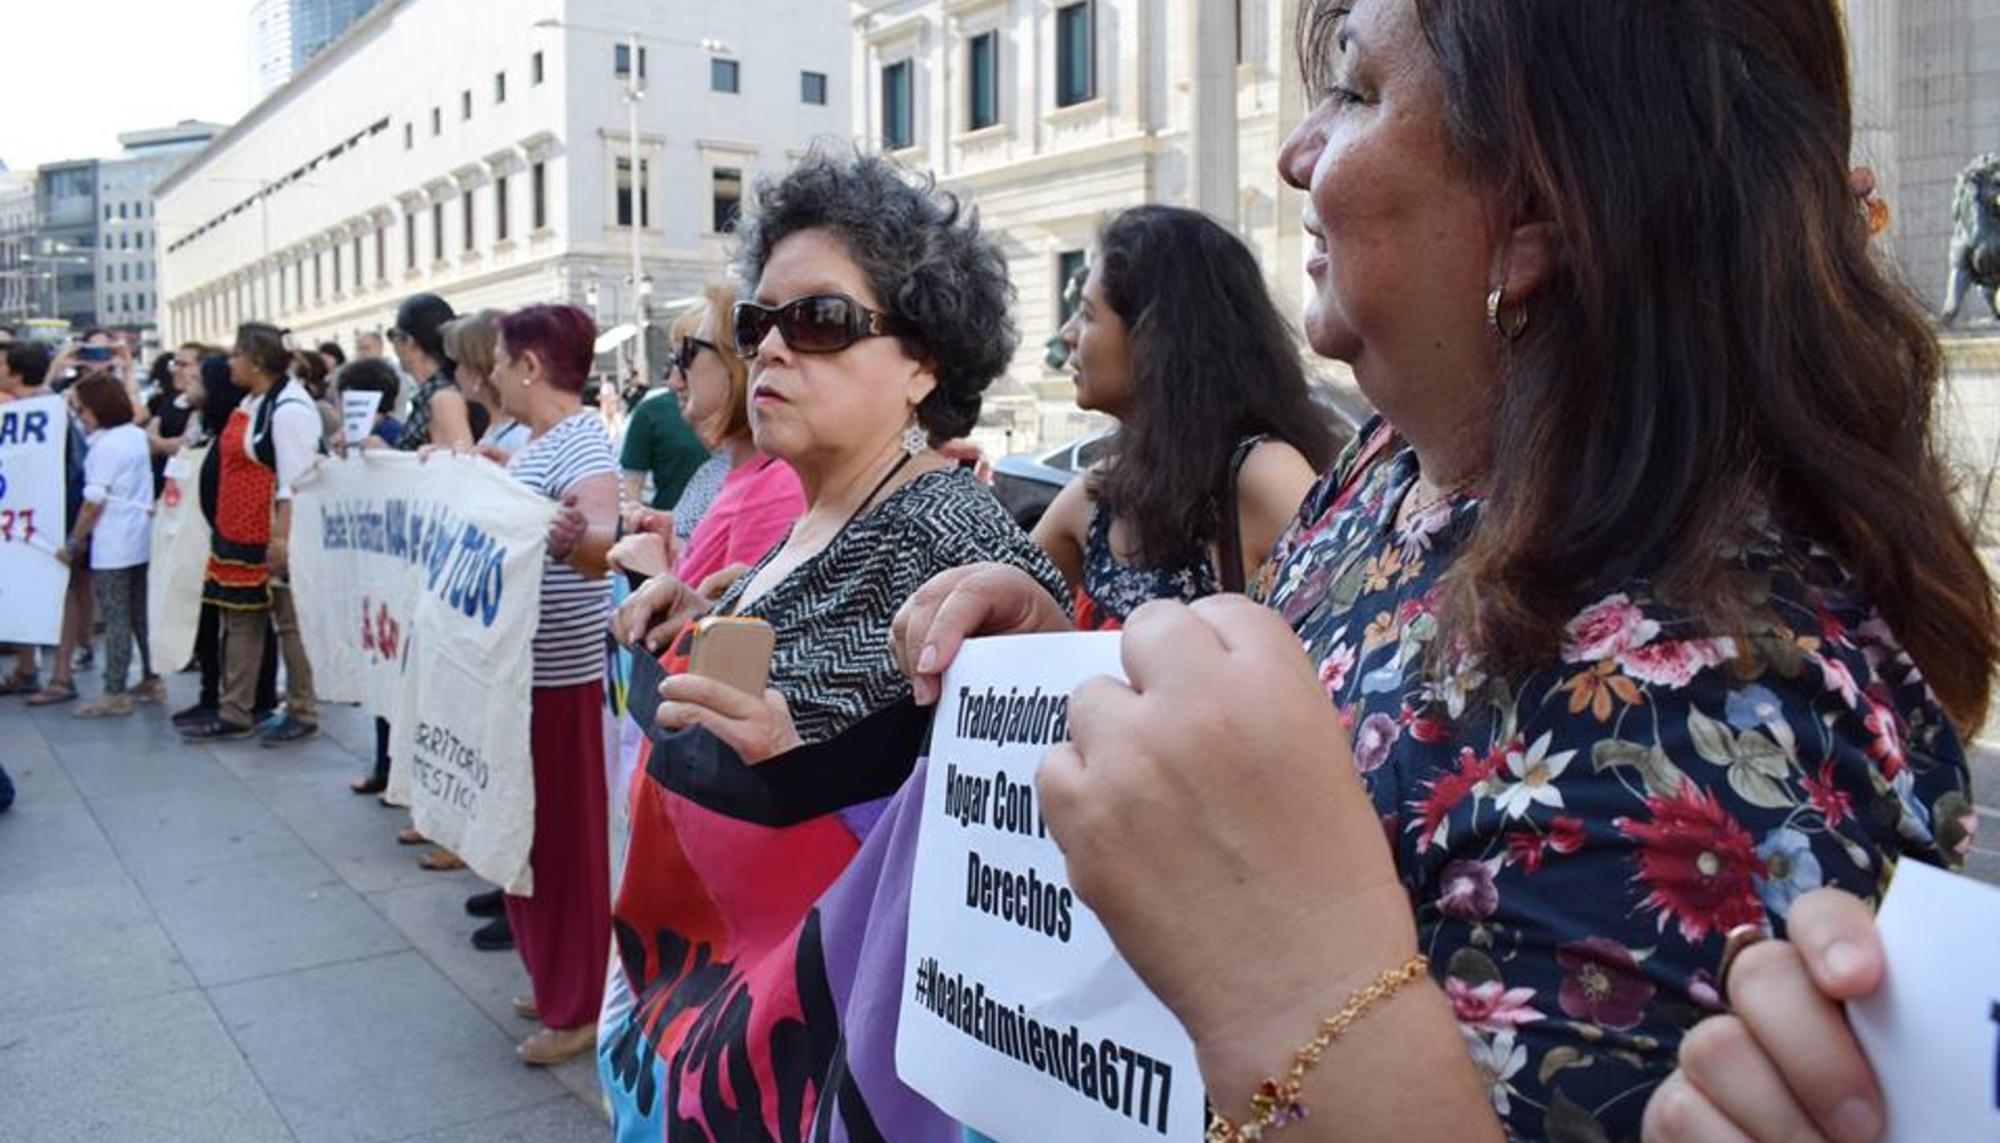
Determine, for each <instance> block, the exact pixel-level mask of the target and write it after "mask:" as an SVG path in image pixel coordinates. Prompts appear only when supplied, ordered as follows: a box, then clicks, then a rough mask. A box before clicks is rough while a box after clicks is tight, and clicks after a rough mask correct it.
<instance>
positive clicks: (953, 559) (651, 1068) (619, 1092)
mask: <svg viewBox="0 0 2000 1143" xmlns="http://www.w3.org/2000/svg"><path fill="white" fill-rule="evenodd" d="M778 550H779V549H777V548H774V549H773V554H775V553H776V551H778ZM770 558H771V557H770V556H768V555H767V556H766V557H765V561H766V562H768V560H769V559H770ZM986 561H999V562H1003V563H1008V564H1012V565H1014V566H1016V567H1020V568H1022V569H1024V570H1026V571H1028V572H1029V573H1030V574H1032V575H1034V576H1035V577H1036V579H1038V580H1039V581H1040V582H1041V583H1042V584H1043V585H1044V586H1045V587H1046V588H1047V589H1048V591H1049V593H1050V595H1052V596H1054V597H1056V598H1058V599H1060V598H1061V596H1062V576H1061V573H1059V572H1058V571H1056V569H1055V566H1054V565H1053V564H1051V563H1050V562H1049V560H1048V557H1047V556H1046V555H1045V554H1043V552H1042V551H1041V549H1040V548H1037V547H1036V546H1035V545H1034V542H1033V541H1032V540H1030V539H1028V537H1027V536H1026V535H1024V534H1022V532H1021V530H1020V529H1019V528H1018V527H1016V526H1015V524H1014V522H1013V520H1012V519H1010V518H1009V517H1008V516H1007V514H1006V510H1005V509H1003V508H1002V507H1001V506H1000V503H999V501H997V500H995V499H994V498H993V495H992V493H991V492H990V491H988V490H987V489H985V488H984V487H981V486H980V485H978V484H976V483H975V482H974V481H973V480H972V479H971V477H970V476H969V475H967V474H965V473H964V472H962V471H960V470H957V469H949V470H943V471H938V472H932V473H927V474H925V475H923V476H920V477H917V478H916V479H915V480H912V481H911V482H909V483H908V484H906V485H904V486H903V487H902V488H900V489H898V490H897V491H895V492H894V493H892V494H890V496H889V497H888V498H887V499H885V500H884V501H883V502H882V503H881V504H880V505H879V506H877V507H876V508H875V509H873V510H872V511H870V512H869V513H867V514H866V515H864V516H861V517H859V518H857V519H856V520H854V521H853V522H852V523H851V524H850V525H849V526H848V527H847V528H846V529H845V530H844V531H842V532H841V534H840V535H839V536H837V537H836V538H835V539H834V541H833V542H832V543H831V544H830V545H828V547H827V548H826V549H825V550H824V551H822V552H821V553H820V554H819V555H817V556H815V557H814V558H813V559H811V560H809V561H807V562H806V563H805V564H804V565H802V566H801V567H800V568H799V569H797V570H796V571H794V572H792V573H791V574H790V575H788V576H787V577H785V579H783V580H782V581H780V582H779V583H778V584H777V585H776V586H774V587H772V588H771V589H770V590H769V591H767V592H765V593H764V594H763V595H761V596H759V597H758V599H757V600H756V601H755V604H754V606H753V607H751V608H750V609H749V611H748V613H749V614H755V615H757V616H758V617H760V618H762V619H764V620H766V621H767V622H769V623H770V624H771V625H772V627H773V628H775V629H776V631H777V635H778V640H777V651H776V653H775V655H774V656H773V659H772V665H771V685H772V686H773V687H774V688H776V689H777V690H778V691H780V692H781V693H782V694H784V695H785V697H786V699H787V701H788V703H789V705H790V707H791V712H792V719H793V722H794V724H795V726H796V727H797V729H798V732H799V735H800V737H801V738H802V739H803V741H804V742H805V745H803V746H800V747H798V748H796V749H794V750H791V751H788V752H786V753H785V754H782V755H780V756H778V757H775V758H771V759H768V760H766V761H765V762H763V763H761V764H759V765H755V766H752V765H748V764H746V763H745V762H744V761H743V760H742V759H741V758H740V757H738V756H737V755H736V754H735V753H734V752H733V751H731V750H730V749H729V748H728V747H727V746H725V745H724V744H723V743H722V742H721V740H719V739H717V738H715V737H714V736H712V735H710V734H709V733H708V732H707V731H705V730H701V729H699V728H695V729H691V730H686V731H682V732H680V733H677V734H671V735H667V734H658V733H657V732H655V737H654V742H653V748H652V752H651V754H650V756H649V757H648V758H647V761H646V766H645V771H644V773H643V774H641V775H638V776H636V777H635V778H634V779H633V787H634V788H633V790H632V793H631V834H630V838H629V840H628V843H627V851H626V859H625V866H624V875H623V878H622V880H621V882H620V885H619V888H618V892H617V895H616V905H615V906H614V908H613V910H612V913H613V923H612V929H613V939H614V943H615V950H614V952H615V961H616V963H615V965H614V967H613V970H612V973H611V981H610V986H609V989H608V992H607V996H606V1000H605V1010H604V1015H603V1018H602V1019H601V1020H600V1022H599V1034H598V1064H599V1075H600V1078H601V1079H602V1081H603V1085H604V1091H605V1094H606V1097H607V1099H608V1100H609V1102H610V1105H611V1110H612V1120H613V1126H614V1133H615V1136H616V1138H617V1139H619V1140H620V1141H621V1143H632V1141H638V1140H647V1141H655V1140H663V1139H664V1140H672V1141H674V1143H684V1141H685V1143H709V1141H711V1140H715V1141H723V1140H731V1141H735V1140H786V1139H790V1140H796V1139H802V1138H805V1137H806V1136H807V1135H809V1134H812V1133H814V1132H815V1131H818V1130H822V1129H826V1128H827V1127H828V1125H830V1124H847V1125H850V1126H854V1128H855V1130H854V1134H853V1135H852V1136H851V1137H852V1138H855V1139H893V1140H897V1141H899V1143H900V1141H902V1140H905V1139H914V1138H919V1137H920V1136H918V1135H912V1134H910V1133H907V1132H904V1131H902V1130H900V1128H899V1127H898V1125H897V1124H896V1123H895V1122H894V1121H893V1120H885V1121H881V1122H879V1123H877V1122H875V1121H871V1120H870V1119H869V1113H868V1109H867V1106H866V1105H865V1103H863V1102H860V1101H858V1100H854V1099H850V1098H846V1097H844V1096H843V1095H841V1093H843V1092H844V1091H848V1090H850V1089H851V1081H850V1080H849V1079H848V1078H847V1070H848V1069H847V1063H846V1055H845V1051H846V1049H845V1047H844V1046H843V1044H842V1036H843V1029H844V1028H845V1027H846V1020H847V1018H848V1017H849V1016H851V1015H853V1013H852V1010H850V1009H849V1008H847V1007H846V1000H847V999H848V997H849V996H850V995H851V989H850V988H849V982H851V981H852V980H853V979H854V978H855V976H856V975H857V973H858V972H859V971H860V969H861V967H862V966H864V965H866V966H883V967H886V966H887V965H888V961H886V960H884V959H881V958H880V957H878V956H877V955H876V954H875V953H874V952H873V951H870V952H867V953H865V954H864V952H863V950H862V949H861V948H860V946H859V945H858V944H857V943H856V941H855V939H854V938H855V937H856V936H858V934H859V933H860V931H861V930H860V927H859V926H857V925H854V924H851V923H850V924H845V927H843V924H842V922H840V921H837V922H836V924H835V926H834V928H833V929H832V930H829V929H828V928H827V927H826V926H824V925H823V924H822V923H821V922H820V920H819V919H818V917H817V916H816V915H815V914H814V912H813V906H814V904H815V902H817V901H819V900H820V899H821V897H822V894H824V893H825V892H826V891H827V889H828V887H829V886H831V885H832V884H833V883H834V882H835V880H836V879H839V878H841V876H842V871H843V870H844V869H846V868H847V867H848V864H849V863H850V862H851V861H853V860H854V858H855V855H856V853H857V852H858V851H859V849H860V847H861V846H862V844H863V842H864V841H867V840H868V839H869V838H870V837H871V836H872V835H873V833H874V831H875V830H876V827H877V823H878V821H879V820H880V818H881V816H882V813H883V810H884V808H885V806H886V805H887V803H888V802H889V800H890V798H891V796H892V795H894V794H895V793H896V792H897V790H898V789H899V788H902V787H904V785H905V779H906V778H908V776H909V775H910V772H911V767H912V766H913V765H914V764H915V760H916V757H917V754H918V753H919V750H920V747H921V745H922V743H923V739H924V734H925V731H926V728H927V726H928V723H929V712H928V711H925V710H919V709H918V708H917V707H915V706H914V705H913V704H912V703H911V702H910V701H909V683H908V681H907V680H906V679H905V678H904V677H903V675H902V672H901V671H900V670H898V669H897V667H896V664H895V662H894V660H893V659H892V657H891V655H890V652H889V642H888V637H889V623H890V620H891V619H892V618H893V617H894V615H895V612H896V609H897V608H898V607H899V606H901V604H902V602H903V600H904V599H906V598H908V597H909V595H910V594H911V593H912V592H914V591H915V590H916V589H917V588H918V587H920V586H922V585H923V584H924V583H925V582H927V581H928V580H929V579H930V578H931V577H932V576H934V575H936V574H938V573H940V572H942V571H945V570H947V569H949V568H952V567H957V566H961V565H964V564H970V563H979V562H986ZM760 566H761V564H760ZM755 574H756V573H755V571H754V570H753V571H752V572H751V573H750V574H748V575H745V576H744V577H743V578H742V579H741V580H739V581H737V585H736V590H737V591H740V590H741V589H742V588H744V587H746V586H747V585H748V584H749V583H750V581H751V580H752V579H753V578H754V576H755ZM735 599H736V596H735V594H733V593H732V594H729V595H725V596H724V597H723V598H722V600H721V601H720V604H721V607H722V608H723V609H724V610H729V609H731V608H732V607H733V605H734V602H735ZM860 884H863V885H864V886H872V885H873V884H874V882H873V881H872V880H869V879H867V878H865V877H864V878H863V879H862V881H861V882H860ZM843 917H844V918H845V921H846V922H857V921H865V920H866V919H867V914H866V913H855V912H852V911H847V912H844V913H843ZM901 966H902V960H901V957H900V954H898V956H897V958H896V960H895V962H894V968H893V969H892V970H891V971H893V972H894V973H896V974H897V975H899V976H900V973H901ZM886 1051H887V1048H886V1046H883V1054H882V1058H883V1059H886V1058H887V1056H886ZM871 1059H872V1057H871ZM931 1115H932V1116H933V1117H935V1112H932V1113H931ZM943 1122H944V1123H946V1124H947V1125H948V1124H949V1121H943ZM845 1129H846V1128H842V1130H845ZM950 1130H951V1136H950V1138H951V1139H952V1140H954V1143H955V1140H956V1138H957V1134H956V1128H955V1127H953V1128H950ZM921 1137H923V1138H929V1136H921Z"/></svg>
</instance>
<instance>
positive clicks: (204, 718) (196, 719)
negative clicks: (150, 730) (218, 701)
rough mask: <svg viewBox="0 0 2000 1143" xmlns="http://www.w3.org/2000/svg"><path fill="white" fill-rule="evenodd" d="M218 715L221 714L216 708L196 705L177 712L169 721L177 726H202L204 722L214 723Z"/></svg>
mask: <svg viewBox="0 0 2000 1143" xmlns="http://www.w3.org/2000/svg"><path fill="white" fill-rule="evenodd" d="M218 713H220V712H219V711H218V710H217V709H216V708H215V707H212V706H205V705H203V704H201V703H196V704H194V705H193V706H190V707H183V708H181V709H180V710H177V711H175V712H174V713H173V714H172V715H171V716H170V717H169V718H168V720H167V721H169V722H171V723H173V724H174V725H175V726H183V727H185V726H200V725H201V724H202V723H204V722H212V721H214V719H215V716H216V715H217V714H218Z"/></svg>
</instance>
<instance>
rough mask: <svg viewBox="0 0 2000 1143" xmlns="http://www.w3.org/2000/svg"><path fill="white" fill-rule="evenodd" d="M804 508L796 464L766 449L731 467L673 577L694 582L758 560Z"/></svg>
mask: <svg viewBox="0 0 2000 1143" xmlns="http://www.w3.org/2000/svg"><path fill="white" fill-rule="evenodd" d="M805 510H806V493H805V489H804V488H802V487H801V486H800V485H799V477H798V474H797V473H796V472H793V471H792V466H791V465H789V464H786V463H785V462H784V461H782V460H778V459H776V458H775V457H768V456H764V455H762V454H758V455H754V456H752V457H750V459H748V460H746V461H744V462H743V463H742V464H739V465H737V466H736V467H735V468H732V469H730V470H729V475H727V476H725V477H723V478H722V491H720V492H718V493H716V494H715V502H714V503H713V504H711V505H709V508H708V514H707V515H705V516H703V517H702V518H701V523H699V524H697V525H695V529H694V534H693V535H691V536H689V537H688V544H687V548H686V550H685V551H683V552H682V553H681V562H680V563H679V564H678V565H676V566H675V567H674V576H675V577H676V578H678V579H679V580H680V581H681V582H682V583H684V584H687V585H688V586H690V587H695V586H698V585H700V583H701V581H702V580H704V579H707V578H708V577H709V576H711V575H713V574H715V573H716V572H719V571H721V570H722V569H723V568H726V567H728V566H729V565H731V564H754V563H756V562H757V561H758V560H759V559H760V558H762V557H763V555H764V553H765V552H768V551H770V550H771V545H773V544H775V543H777V542H778V541H779V540H780V539H782V538H784V535H785V533H786V532H787V531H788V530H789V529H790V528H791V526H792V521H794V520H797V519H798V518H799V516H800V515H801V514H802V513H804V512H805Z"/></svg>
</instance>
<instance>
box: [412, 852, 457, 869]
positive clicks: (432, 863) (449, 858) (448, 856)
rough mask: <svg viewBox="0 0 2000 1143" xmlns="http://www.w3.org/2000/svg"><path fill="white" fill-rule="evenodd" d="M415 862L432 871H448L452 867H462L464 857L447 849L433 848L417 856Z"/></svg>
mask: <svg viewBox="0 0 2000 1143" xmlns="http://www.w3.org/2000/svg"><path fill="white" fill-rule="evenodd" d="M417 864H418V865H421V866H423V867H424V868H425V869H428V870H430V871H431V872H433V873H450V872H451V871H452V870H454V869H464V868H465V859H464V858H463V857H460V856H459V855H458V854H456V853H453V852H452V851H451V850H449V849H433V850H431V851H430V852H429V853H426V854H424V855H423V856H422V857H419V858H417Z"/></svg>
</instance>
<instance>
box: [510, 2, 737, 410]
mask: <svg viewBox="0 0 2000 1143" xmlns="http://www.w3.org/2000/svg"><path fill="white" fill-rule="evenodd" d="M535 27H537V28H565V29H568V30H570V31H573V32H596V33H599V34H604V35H620V34H621V33H618V32H615V31H612V30H611V29H608V28H594V27H590V26H589V25H586V24H572V23H569V22H568V21H565V20H558V19H556V18H554V17H553V16H551V17H547V18H545V19H541V20H537V21H535ZM622 34H623V36H624V37H625V136H626V140H627V142H626V146H627V147H628V149H629V150H630V152H631V163H632V198H631V211H632V213H631V222H632V225H631V228H630V233H631V237H632V242H631V249H630V255H631V261H632V278H631V281H632V328H633V330H634V331H635V333H636V336H637V338H638V342H639V345H638V349H637V350H636V351H635V352H634V357H633V360H634V362H635V363H636V364H637V365H638V367H639V383H640V384H641V385H644V386H647V387H650V386H651V385H652V383H653V377H652V361H651V358H650V351H649V348H648V346H647V344H646V302H647V299H648V297H649V295H651V293H652V286H653V283H652V279H650V278H648V277H647V276H646V270H645V250H644V247H643V243H644V240H645V227H644V226H643V225H642V223H643V222H644V217H645V216H644V215H642V214H641V213H640V204H641V203H642V202H645V203H647V205H650V199H651V196H650V195H648V194H647V193H646V180H645V178H644V174H643V172H644V171H645V166H644V163H643V161H642V160H641V159H640V157H639V101H640V100H641V99H644V98H645V97H646V89H645V87H644V86H643V85H642V84H641V83H640V75H639V42H640V41H641V40H642V39H643V40H651V41H652V42H654V43H658V44H672V45H675V46H677V47H692V48H700V49H701V50H702V51H704V52H707V53H708V54H709V55H723V54H726V53H727V52H728V51H729V46H728V45H727V44H724V43H723V42H722V41H721V40H716V39H702V40H699V41H695V40H675V39H668V38H665V37H661V36H641V35H640V34H639V31H638V29H636V28H633V29H630V30H628V31H626V32H624V33H622ZM593 308H594V307H593Z"/></svg>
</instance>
